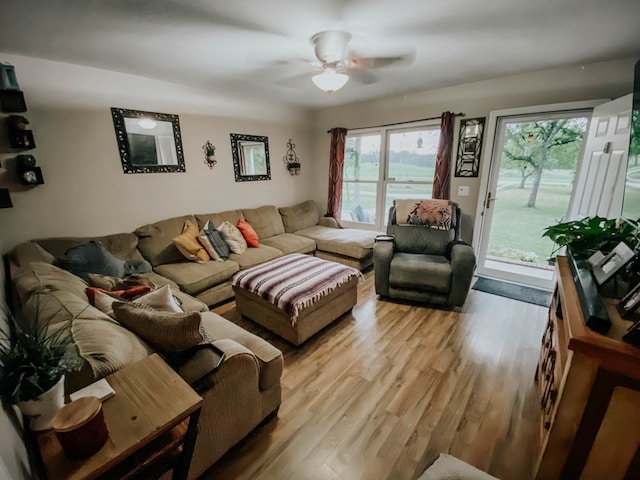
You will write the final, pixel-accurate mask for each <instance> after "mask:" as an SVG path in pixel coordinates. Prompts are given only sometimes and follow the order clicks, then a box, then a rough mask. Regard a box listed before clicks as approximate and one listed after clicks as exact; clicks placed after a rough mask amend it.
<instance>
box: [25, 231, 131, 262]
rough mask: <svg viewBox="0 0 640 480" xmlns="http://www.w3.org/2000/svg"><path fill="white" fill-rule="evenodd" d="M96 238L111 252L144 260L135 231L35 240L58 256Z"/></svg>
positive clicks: (117, 255) (128, 258)
mask: <svg viewBox="0 0 640 480" xmlns="http://www.w3.org/2000/svg"><path fill="white" fill-rule="evenodd" d="M91 240H95V241H96V242H98V243H100V244H101V245H102V246H104V248H106V249H107V250H108V251H109V252H111V253H112V254H113V255H115V256H116V257H118V258H122V259H123V260H142V259H143V257H142V255H140V252H139V251H138V237H137V236H136V235H135V234H134V233H114V234H112V235H105V236H104V237H54V238H45V239H40V240H35V241H36V242H37V243H38V244H39V245H40V246H42V247H43V248H44V249H45V250H46V251H48V252H50V253H51V254H52V255H54V256H55V257H56V258H61V257H62V256H64V254H65V252H66V251H67V250H69V249H70V248H71V247H75V246H77V245H80V244H82V243H87V242H89V241H91Z"/></svg>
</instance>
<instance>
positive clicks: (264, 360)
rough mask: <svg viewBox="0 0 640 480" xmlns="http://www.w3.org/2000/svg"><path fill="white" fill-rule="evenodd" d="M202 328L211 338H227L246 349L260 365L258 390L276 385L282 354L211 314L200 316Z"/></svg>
mask: <svg viewBox="0 0 640 480" xmlns="http://www.w3.org/2000/svg"><path fill="white" fill-rule="evenodd" d="M201 319H202V326H203V327H204V329H205V330H206V332H207V335H208V336H209V337H211V338H217V339H225V338H229V339H231V340H234V341H236V342H238V343H239V344H240V345H242V346H243V347H246V348H248V349H249V350H251V351H252V352H253V354H254V355H255V356H256V358H257V359H258V363H259V365H260V389H261V390H267V389H269V388H271V387H272V386H274V385H277V384H278V383H279V381H280V377H281V376H282V370H283V363H282V353H281V352H280V350H278V349H277V348H276V347H274V346H273V345H271V344H270V343H269V342H267V341H265V340H263V339H262V338H260V337H258V336H257V335H254V334H252V333H250V332H248V331H246V330H245V329H244V328H241V327H239V326H238V325H236V324H235V323H233V322H230V321H229V320H227V319H225V318H223V317H221V316H220V315H218V314H216V313H213V312H206V313H203V314H201Z"/></svg>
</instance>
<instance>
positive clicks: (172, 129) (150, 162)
mask: <svg viewBox="0 0 640 480" xmlns="http://www.w3.org/2000/svg"><path fill="white" fill-rule="evenodd" d="M111 116H112V117H113V127H114V128H115V131H116V139H117V141H118V150H119V151H120V160H121V161H122V170H124V173H156V172H184V171H185V170H186V169H185V165H184V155H183V152H182V137H181V135H180V123H179V122H178V116H177V115H171V114H168V113H153V112H142V111H139V110H127V109H124V108H112V109H111Z"/></svg>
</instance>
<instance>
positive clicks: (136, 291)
mask: <svg viewBox="0 0 640 480" xmlns="http://www.w3.org/2000/svg"><path fill="white" fill-rule="evenodd" d="M150 291H151V287H147V286H145V285H138V286H137V287H131V288H128V289H127V290H113V291H109V290H103V289H102V288H98V287H87V288H86V289H85V293H86V294H87V298H88V299H89V303H91V304H93V302H94V299H95V295H96V292H102V293H107V294H109V293H110V294H112V295H116V296H118V297H120V298H124V299H126V300H133V299H134V298H136V297H139V296H140V295H144V294H145V293H149V292H150Z"/></svg>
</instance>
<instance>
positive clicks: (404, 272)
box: [389, 253, 451, 293]
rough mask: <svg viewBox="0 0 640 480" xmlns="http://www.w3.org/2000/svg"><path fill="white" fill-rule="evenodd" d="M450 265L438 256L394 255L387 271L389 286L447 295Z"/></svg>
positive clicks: (449, 283)
mask: <svg viewBox="0 0 640 480" xmlns="http://www.w3.org/2000/svg"><path fill="white" fill-rule="evenodd" d="M450 285H451V264H450V263H449V261H448V260H447V259H446V258H445V257H442V256H440V255H419V254H415V253H396V254H395V255H394V256H393V259H392V260H391V268H390V269H389V286H391V287H394V288H410V289H413V290H420V289H423V290H430V291H436V292H441V293H448V292H449V290H450V288H451V287H450Z"/></svg>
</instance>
